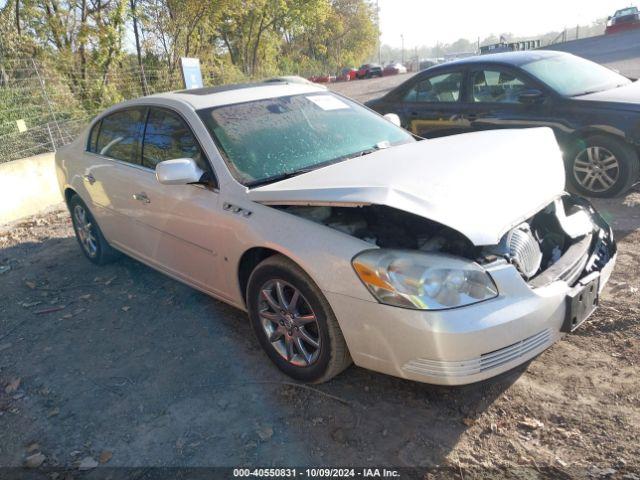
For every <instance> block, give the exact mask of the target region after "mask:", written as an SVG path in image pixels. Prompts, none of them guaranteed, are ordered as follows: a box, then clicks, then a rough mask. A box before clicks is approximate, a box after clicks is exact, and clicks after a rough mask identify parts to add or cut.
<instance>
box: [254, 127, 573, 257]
mask: <svg viewBox="0 0 640 480" xmlns="http://www.w3.org/2000/svg"><path fill="white" fill-rule="evenodd" d="M564 176H565V174H564V164H563V161H562V154H561V152H560V149H559V147H558V144H557V142H556V139H555V136H554V134H553V132H552V131H551V129H549V128H532V129H522V130H492V131H486V132H477V133H466V134H462V135H454V136H451V137H444V138H440V139H435V140H425V141H421V142H415V143H410V144H406V145H401V146H397V147H391V148H388V149H385V150H379V151H376V152H374V153H371V154H369V155H365V156H362V157H357V158H354V159H351V160H347V161H344V162H341V163H337V164H335V165H330V166H327V167H324V168H320V169H318V170H314V171H313V172H310V173H305V174H302V175H299V176H296V177H292V178H289V179H286V180H282V181H280V182H276V183H272V184H269V185H265V186H262V187H258V188H255V189H252V190H250V191H249V192H248V195H249V198H250V199H251V200H253V201H256V202H260V203H264V204H269V205H336V206H337V205H339V206H349V205H353V206H357V205H370V204H378V205H386V206H388V207H392V208H396V209H399V210H404V211H407V212H410V213H413V214H415V215H419V216H422V217H425V218H428V219H430V220H433V221H436V222H439V223H441V224H443V225H446V226H448V227H450V228H453V229H455V230H457V231H458V232H460V233H462V234H463V235H465V236H466V237H467V238H468V239H469V240H471V242H473V243H474V244H475V245H478V246H479V245H495V244H497V243H498V242H499V241H500V238H501V237H502V236H503V235H504V234H505V233H506V232H507V231H508V230H509V229H511V228H512V227H514V226H516V225H518V224H519V223H521V222H522V221H524V220H525V219H527V218H529V217H530V216H532V215H533V214H535V213H536V212H538V211H539V210H541V209H542V208H544V207H545V206H546V205H548V204H549V203H551V202H552V201H553V199H554V198H556V197H557V196H558V195H560V194H561V193H562V192H563V190H564Z"/></svg>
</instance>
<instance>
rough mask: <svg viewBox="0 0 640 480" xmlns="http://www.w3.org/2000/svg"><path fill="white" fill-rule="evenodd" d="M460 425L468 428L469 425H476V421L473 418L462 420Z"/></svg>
mask: <svg viewBox="0 0 640 480" xmlns="http://www.w3.org/2000/svg"><path fill="white" fill-rule="evenodd" d="M462 423H464V424H465V425H466V426H467V427H470V426H471V425H473V424H474V423H476V421H475V420H474V419H473V418H463V419H462Z"/></svg>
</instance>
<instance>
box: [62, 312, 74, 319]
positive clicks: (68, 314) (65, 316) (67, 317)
mask: <svg viewBox="0 0 640 480" xmlns="http://www.w3.org/2000/svg"><path fill="white" fill-rule="evenodd" d="M62 318H64V319H69V318H73V314H72V313H67V314H66V315H63V316H62Z"/></svg>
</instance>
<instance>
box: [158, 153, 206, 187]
mask: <svg viewBox="0 0 640 480" xmlns="http://www.w3.org/2000/svg"><path fill="white" fill-rule="evenodd" d="M203 174H204V172H203V171H202V170H201V169H200V167H198V165H196V162H194V161H193V159H191V158H177V159H175V160H165V161H164V162H160V163H158V164H157V165H156V178H157V179H158V181H159V182H160V183H162V184H163V185H186V184H188V183H197V182H199V181H200V179H201V178H202V175H203Z"/></svg>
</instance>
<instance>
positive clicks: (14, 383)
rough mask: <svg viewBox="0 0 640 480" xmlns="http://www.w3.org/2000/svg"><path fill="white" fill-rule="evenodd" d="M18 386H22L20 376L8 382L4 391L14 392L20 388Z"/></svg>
mask: <svg viewBox="0 0 640 480" xmlns="http://www.w3.org/2000/svg"><path fill="white" fill-rule="evenodd" d="M18 388H20V378H14V379H13V380H11V381H10V382H9V383H7V386H6V387H5V389H4V392H5V393H13V392H15V391H16V390H18Z"/></svg>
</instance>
